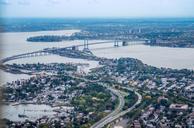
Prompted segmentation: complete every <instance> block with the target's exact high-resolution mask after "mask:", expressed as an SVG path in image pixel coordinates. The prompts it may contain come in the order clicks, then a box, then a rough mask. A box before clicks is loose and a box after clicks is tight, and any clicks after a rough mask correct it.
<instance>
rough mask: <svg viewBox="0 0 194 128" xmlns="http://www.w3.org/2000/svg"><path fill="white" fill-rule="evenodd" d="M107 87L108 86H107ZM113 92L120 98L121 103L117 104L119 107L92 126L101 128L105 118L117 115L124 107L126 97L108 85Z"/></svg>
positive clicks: (92, 127)
mask: <svg viewBox="0 0 194 128" xmlns="http://www.w3.org/2000/svg"><path fill="white" fill-rule="evenodd" d="M106 87H107V86H106ZM107 88H108V89H109V90H110V91H111V92H112V93H114V94H115V95H117V96H118V98H119V105H118V106H117V108H116V109H115V110H114V111H113V112H111V113H110V114H108V115H107V116H106V117H104V118H102V119H101V120H100V121H98V122H97V123H95V124H94V125H92V126H91V128H99V124H103V123H104V121H105V120H109V118H111V117H114V116H116V115H117V114H118V113H119V112H120V111H121V110H122V108H123V107H124V104H125V101H124V97H123V96H122V94H121V93H120V92H119V91H117V90H115V89H113V88H111V87H107Z"/></svg>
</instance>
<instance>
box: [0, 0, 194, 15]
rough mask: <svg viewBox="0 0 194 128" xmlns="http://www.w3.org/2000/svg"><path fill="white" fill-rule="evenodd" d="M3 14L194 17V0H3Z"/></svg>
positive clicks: (1, 1)
mask: <svg viewBox="0 0 194 128" xmlns="http://www.w3.org/2000/svg"><path fill="white" fill-rule="evenodd" d="M0 8H1V12H2V16H3V17H126V18H128V17H129V18H130V17H137V18H138V17H194V0H0Z"/></svg>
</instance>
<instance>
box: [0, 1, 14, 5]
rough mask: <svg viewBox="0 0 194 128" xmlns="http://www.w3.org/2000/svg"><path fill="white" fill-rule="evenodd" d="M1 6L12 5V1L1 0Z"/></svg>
mask: <svg viewBox="0 0 194 128" xmlns="http://www.w3.org/2000/svg"><path fill="white" fill-rule="evenodd" d="M0 4H4V5H9V4H11V1H10V0H0Z"/></svg>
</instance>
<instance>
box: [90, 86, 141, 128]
mask: <svg viewBox="0 0 194 128" xmlns="http://www.w3.org/2000/svg"><path fill="white" fill-rule="evenodd" d="M124 88H125V89H127V90H129V91H134V90H133V89H131V88H126V87H124ZM135 94H136V95H137V96H138V100H137V102H136V103H135V104H134V105H133V106H132V107H130V108H128V109H127V110H124V111H122V112H120V113H118V114H117V115H108V116H107V117H105V118H103V119H102V120H100V121H99V122H97V123H95V124H94V125H93V126H92V127H91V128H102V127H104V126H105V125H107V124H109V123H111V122H112V121H114V120H116V119H118V118H119V117H122V116H124V115H125V114H127V113H129V112H130V111H131V110H133V109H134V108H135V107H136V105H138V104H140V103H141V101H142V96H141V95H140V94H139V93H138V92H137V91H135Z"/></svg>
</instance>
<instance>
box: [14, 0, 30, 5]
mask: <svg viewBox="0 0 194 128" xmlns="http://www.w3.org/2000/svg"><path fill="white" fill-rule="evenodd" d="M17 3H18V4H19V5H30V2H29V1H28V0H18V2H17Z"/></svg>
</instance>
